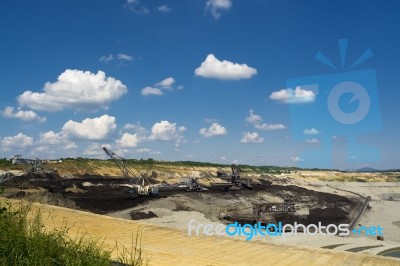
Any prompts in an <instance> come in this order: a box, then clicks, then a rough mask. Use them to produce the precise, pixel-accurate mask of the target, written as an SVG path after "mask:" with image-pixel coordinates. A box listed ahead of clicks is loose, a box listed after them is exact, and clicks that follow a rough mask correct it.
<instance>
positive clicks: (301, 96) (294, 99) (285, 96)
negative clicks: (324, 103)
mask: <svg viewBox="0 0 400 266" xmlns="http://www.w3.org/2000/svg"><path fill="white" fill-rule="evenodd" d="M269 98H270V99H271V100H275V101H279V102H283V103H309V102H313V101H314V100H315V94H314V92H313V91H311V90H303V89H302V88H301V87H300V86H297V87H296V89H295V90H293V89H290V88H289V89H282V90H280V91H274V92H273V93H271V95H270V96H269Z"/></svg>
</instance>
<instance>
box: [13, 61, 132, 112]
mask: <svg viewBox="0 0 400 266" xmlns="http://www.w3.org/2000/svg"><path fill="white" fill-rule="evenodd" d="M127 92H128V89H127V88H126V86H125V85H124V84H122V82H121V81H119V80H117V79H115V78H113V77H106V74H105V73H104V72H103V71H98V72H97V74H94V73H91V72H89V71H81V70H71V69H67V70H65V71H64V72H63V73H62V74H61V75H60V76H59V77H58V79H57V81H56V82H54V83H50V82H47V83H46V84H45V86H44V89H43V92H32V91H25V92H24V93H23V94H21V95H20V96H19V97H18V102H19V104H20V105H21V106H28V107H30V108H32V109H34V110H45V111H61V110H63V109H64V108H71V109H75V110H78V111H85V112H93V111H97V110H99V109H101V108H103V109H107V108H108V105H109V103H111V102H112V101H115V100H117V99H119V98H120V97H121V96H122V95H124V94H125V93H127Z"/></svg>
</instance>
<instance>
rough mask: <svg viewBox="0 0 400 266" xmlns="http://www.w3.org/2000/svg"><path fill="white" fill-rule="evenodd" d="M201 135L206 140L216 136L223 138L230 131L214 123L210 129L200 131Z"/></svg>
mask: <svg viewBox="0 0 400 266" xmlns="http://www.w3.org/2000/svg"><path fill="white" fill-rule="evenodd" d="M199 134H200V135H202V136H203V137H205V138H209V137H214V136H222V135H226V134H228V131H227V130H226V128H225V127H223V126H221V125H220V124H218V123H216V122H214V123H212V124H211V126H210V127H209V128H202V129H200V131H199Z"/></svg>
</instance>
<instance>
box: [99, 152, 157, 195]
mask: <svg viewBox="0 0 400 266" xmlns="http://www.w3.org/2000/svg"><path fill="white" fill-rule="evenodd" d="M102 149H103V151H104V152H105V153H106V154H107V155H108V156H109V157H110V158H111V159H112V160H113V161H114V163H115V164H116V165H117V166H118V168H119V169H120V170H121V172H122V174H123V175H124V177H127V178H132V179H134V178H135V177H134V176H135V174H134V173H133V170H132V169H131V168H130V166H129V164H128V162H127V160H126V159H125V158H123V157H121V156H119V155H118V154H116V153H114V152H112V151H110V150H109V149H107V148H106V147H103V148H102ZM133 187H134V188H136V191H137V193H138V194H139V196H152V195H156V194H158V188H157V187H155V186H153V185H152V184H151V183H150V181H149V180H148V179H147V177H146V175H145V174H143V173H142V174H141V175H140V178H138V179H137V181H136V183H135V184H133Z"/></svg>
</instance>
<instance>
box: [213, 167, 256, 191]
mask: <svg viewBox="0 0 400 266" xmlns="http://www.w3.org/2000/svg"><path fill="white" fill-rule="evenodd" d="M231 170H232V173H231V174H230V175H228V174H227V173H225V172H223V171H218V172H217V176H218V177H219V178H220V179H222V180H225V181H227V182H228V183H212V185H213V186H215V187H217V186H221V187H225V189H226V190H237V189H239V188H240V187H245V188H247V189H250V190H252V189H253V186H252V185H251V183H250V180H249V179H247V180H244V179H243V178H241V177H240V167H239V166H238V165H237V164H231ZM227 185H229V186H227Z"/></svg>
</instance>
